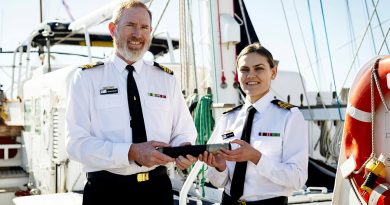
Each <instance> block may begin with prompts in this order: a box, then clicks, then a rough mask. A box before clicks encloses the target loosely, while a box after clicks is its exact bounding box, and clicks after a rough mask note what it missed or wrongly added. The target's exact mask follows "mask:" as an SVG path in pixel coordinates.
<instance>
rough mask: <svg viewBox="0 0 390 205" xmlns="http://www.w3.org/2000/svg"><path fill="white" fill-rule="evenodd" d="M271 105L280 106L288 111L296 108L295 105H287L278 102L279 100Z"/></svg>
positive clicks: (273, 101)
mask: <svg viewBox="0 0 390 205" xmlns="http://www.w3.org/2000/svg"><path fill="white" fill-rule="evenodd" d="M271 103H272V104H275V105H276V106H278V107H280V108H283V109H286V110H290V109H291V108H293V107H296V106H295V105H292V104H290V103H287V102H283V101H281V100H278V99H276V100H272V101H271Z"/></svg>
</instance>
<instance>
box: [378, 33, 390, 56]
mask: <svg viewBox="0 0 390 205" xmlns="http://www.w3.org/2000/svg"><path fill="white" fill-rule="evenodd" d="M389 32H390V27H389V29H387V32H386V35H385V37H384V38H383V41H382V44H381V47H380V48H379V51H378V53H377V55H379V54H380V53H381V51H382V48H383V45H384V44H385V43H386V39H387V36H388V35H389ZM386 45H387V44H386Z"/></svg>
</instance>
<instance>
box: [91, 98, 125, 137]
mask: <svg viewBox="0 0 390 205" xmlns="http://www.w3.org/2000/svg"><path fill="white" fill-rule="evenodd" d="M126 106H127V100H126V99H124V98H123V97H122V96H121V95H114V94H113V95H98V96H97V97H96V100H95V110H96V114H97V117H98V119H97V121H98V122H99V125H100V126H99V127H100V129H101V130H102V131H114V130H121V129H124V126H125V123H124V122H128V121H129V120H128V119H126V116H128V115H126V112H129V111H128V108H127V107H126Z"/></svg>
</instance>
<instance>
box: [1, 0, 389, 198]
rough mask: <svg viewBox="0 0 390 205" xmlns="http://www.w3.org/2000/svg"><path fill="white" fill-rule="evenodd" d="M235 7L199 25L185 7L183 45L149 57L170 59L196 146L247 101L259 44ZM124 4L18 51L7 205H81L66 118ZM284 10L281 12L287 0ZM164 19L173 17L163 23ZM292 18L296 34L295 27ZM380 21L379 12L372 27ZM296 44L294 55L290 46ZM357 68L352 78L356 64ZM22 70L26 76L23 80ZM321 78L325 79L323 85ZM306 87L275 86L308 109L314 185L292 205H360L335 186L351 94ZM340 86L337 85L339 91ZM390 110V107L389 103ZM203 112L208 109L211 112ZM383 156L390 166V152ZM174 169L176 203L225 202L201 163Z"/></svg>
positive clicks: (5, 127) (52, 27) (156, 41)
mask: <svg viewBox="0 0 390 205" xmlns="http://www.w3.org/2000/svg"><path fill="white" fill-rule="evenodd" d="M145 2H146V1H145ZM152 2H153V1H151V2H149V5H150V4H152ZM169 2H170V1H167V2H166V5H165V7H164V8H167V6H168V4H169ZM229 2H230V3H226V2H224V3H222V2H221V1H218V0H210V1H199V2H197V4H196V6H197V7H198V12H199V13H200V14H199V18H200V19H199V20H198V21H199V22H197V23H198V24H197V25H195V22H194V17H193V13H192V11H191V9H190V8H192V7H194V5H193V4H191V3H190V2H189V1H179V2H178V10H179V17H180V20H179V23H180V40H175V39H172V38H171V37H170V34H169V32H165V33H163V36H164V37H161V36H162V34H158V35H156V34H157V33H155V35H154V37H153V40H152V45H151V48H150V50H149V51H150V53H149V55H148V56H145V57H146V58H151V60H156V61H158V60H159V57H160V58H161V57H162V58H165V59H167V58H168V59H169V61H170V62H169V63H165V62H163V63H162V64H163V65H165V66H167V67H169V68H171V69H173V70H174V72H175V75H176V76H177V78H179V80H180V82H181V85H182V88H183V93H184V95H185V97H186V99H187V101H188V105H189V109H190V110H191V111H192V112H193V115H194V120H195V122H196V123H198V124H197V129H198V132H199V136H198V140H197V142H198V143H212V142H213V140H214V139H209V137H210V134H211V131H212V127H211V126H210V124H211V123H212V121H213V120H216V119H218V118H219V116H221V114H222V112H223V111H224V110H226V109H228V108H231V107H233V106H235V105H237V104H239V103H240V102H242V98H241V96H240V94H239V92H238V90H237V83H238V80H237V79H236V74H235V68H234V65H235V62H234V59H235V56H236V55H237V53H238V52H239V51H240V50H241V49H242V48H243V47H244V46H245V45H247V44H249V43H251V42H256V41H257V42H258V41H260V42H261V39H259V38H258V37H257V35H256V32H255V29H254V25H253V22H252V21H251V18H250V15H249V14H248V10H249V9H250V8H247V7H246V4H245V2H244V1H242V0H233V1H229ZM347 2H348V1H347ZM116 3H117V2H112V3H110V4H108V5H106V6H104V7H102V8H100V9H99V10H97V11H95V12H93V13H91V14H89V15H87V16H85V17H83V18H80V19H78V20H75V21H72V22H62V21H52V22H45V23H42V24H41V25H39V26H38V27H37V28H36V29H35V30H34V31H32V32H31V35H30V36H29V37H28V38H27V41H26V42H25V43H24V44H23V45H20V46H18V47H17V48H16V49H15V53H14V60H13V62H14V65H13V68H18V69H19V70H18V71H19V74H18V75H17V74H16V69H13V71H12V83H11V84H12V85H11V86H10V92H9V93H10V94H9V98H7V97H6V96H5V94H2V93H3V92H2V91H1V92H0V94H1V95H0V103H1V104H0V107H1V113H2V124H1V125H0V128H1V129H0V144H1V145H0V167H1V169H0V181H1V183H0V189H1V190H2V191H0V201H1V202H2V204H3V203H4V204H12V201H13V203H14V204H16V205H23V204H30V203H33V202H34V203H39V204H54V203H55V204H58V203H59V202H61V203H64V204H81V198H82V197H81V194H82V190H83V187H84V183H85V181H86V179H85V173H83V172H82V170H81V165H80V164H79V163H78V162H75V161H72V160H69V158H68V157H67V155H66V152H65V136H64V134H65V125H64V122H65V121H64V119H65V109H66V108H65V104H66V101H67V92H68V85H69V82H70V80H71V77H72V75H73V73H74V71H75V70H76V69H77V68H78V66H80V65H81V64H82V63H88V62H92V61H94V60H98V59H99V60H100V58H102V57H96V56H93V51H94V50H95V49H96V48H97V47H111V46H112V42H111V40H112V39H111V37H110V36H109V35H108V34H101V33H95V32H92V31H91V29H92V28H93V27H94V26H96V25H98V24H101V23H102V22H104V21H106V20H108V19H110V15H111V13H112V9H113V8H114V6H115V5H116ZM281 3H282V5H283V1H281ZM308 4H310V3H309V1H308ZM377 4H378V3H377ZM377 4H376V5H377ZM321 6H322V2H321ZM309 8H310V7H309ZM375 8H376V6H375ZM283 9H284V5H283ZM164 12H165V9H164V11H163V12H162V14H161V16H163V15H164ZM284 15H285V19H286V24H287V27H288V20H287V19H288V18H287V16H286V14H285V13H284ZM373 16H374V12H373V14H372V15H371V20H372V17H373ZM154 19H156V18H154ZM157 19H158V20H157V21H156V22H157V23H156V26H153V27H154V28H156V27H158V24H159V22H160V18H157ZM195 29H200V30H201V32H200V34H201V39H202V40H201V43H199V44H196V43H194V38H195V35H196V33H195ZM288 31H289V33H290V30H288ZM384 39H386V37H384ZM383 42H386V41H385V40H384V41H383ZM291 43H292V47H293V48H294V43H293V41H292V40H291ZM61 45H73V46H74V47H77V48H76V49H78V48H79V47H80V46H84V47H85V48H87V54H85V55H83V56H81V59H82V60H81V62H77V63H76V62H75V63H74V64H72V65H67V66H64V65H56V64H55V62H53V58H54V56H55V58H61V57H59V56H61V54H56V52H55V51H53V48H55V47H57V46H61ZM382 45H383V46H384V45H386V44H385V43H383V44H382ZM383 46H381V49H382V48H383ZM381 49H379V51H380V50H381ZM175 50H180V63H179V61H176V58H177V55H176V56H175V54H174V53H175ZM18 52H20V53H18ZM32 52H37V53H38V54H39V56H40V57H41V59H42V60H41V62H42V65H41V66H39V67H34V66H33V65H32V62H31V60H30V59H31V55H32V54H31V53H32ZM378 53H380V52H378ZM18 55H26V59H27V60H26V61H25V62H22V60H21V58H20V63H19V64H20V66H19V67H18V66H16V62H17V60H16V58H17V56H18ZM78 55H80V54H78ZM199 56H201V57H199ZM309 59H310V58H309ZM318 61H319V59H316V62H318ZM353 61H355V60H353ZM200 62H201V63H200ZM282 63H283V62H282ZM297 64H298V63H297ZM352 65H353V66H350V69H351V68H352V67H354V63H352ZM297 67H298V68H299V65H297ZM22 68H23V69H25V70H23V72H22ZM365 68H367V66H366V67H365ZM332 69H333V68H332ZM319 75H320V74H319ZM16 76H17V77H16ZM23 77H24V78H25V79H24V80H23ZM315 78H318V79H320V78H321V76H317V77H316V76H315ZM16 79H17V80H16ZM306 81H307V80H306V79H304V78H303V76H302V73H301V72H300V71H298V72H293V71H283V70H279V73H278V79H277V80H276V81H275V82H273V83H272V86H271V88H272V90H273V91H274V93H276V94H277V96H275V97H276V98H278V99H281V100H284V101H288V102H290V103H292V104H295V105H298V106H300V109H301V111H302V113H303V114H304V117H305V119H306V120H307V123H308V125H309V130H308V132H309V136H310V147H309V149H310V160H309V179H308V181H307V183H306V186H305V187H302V190H300V191H299V192H296V193H294V196H292V197H289V204H305V203H306V204H331V203H333V204H353V203H354V202H353V201H352V202H350V200H349V199H346V198H348V197H346V196H348V195H349V194H350V193H351V191H345V192H343V191H340V190H341V189H344V188H345V187H346V185H345V182H344V181H343V178H340V177H338V181H336V187H334V182H335V177H336V170H339V168H337V167H338V166H337V162H338V161H339V158H338V157H339V152H340V146H341V141H342V138H341V137H342V130H343V127H344V122H343V121H344V119H345V117H344V116H345V113H346V112H347V103H348V96H347V93H348V90H347V89H345V90H342V91H341V92H340V93H339V90H337V89H334V91H333V92H332V91H319V90H318V91H314V92H313V91H308V90H307V87H306V86H307V84H306ZM333 84H334V85H336V82H334V83H333ZM286 85H288V86H286ZM386 101H387V102H388V101H389V99H388V98H386ZM202 106H203V107H202ZM197 107H198V108H197ZM200 107H202V108H204V107H206V108H207V109H206V111H205V110H204V109H201V108H200ZM210 110H211V112H210ZM380 112H382V111H380ZM210 113H212V115H210ZM199 118H202V119H205V121H202V122H206V123H207V124H202V122H200V121H197V119H199ZM385 144H386V143H385ZM361 146H364V145H361ZM341 151H342V152H341V155H340V161H342V162H344V161H345V159H344V158H345V156H346V155H345V151H344V150H343V149H341ZM382 152H383V154H384V155H387V157H389V155H388V154H389V153H385V152H384V149H382ZM2 153H3V154H2ZM1 154H2V155H1ZM342 157H344V158H342ZM386 169H388V168H386ZM169 170H170V176H171V178H172V183H173V187H174V191H175V200H176V202H177V203H178V204H187V203H193V204H194V203H198V204H199V203H203V204H212V203H219V202H220V199H221V195H222V191H223V190H221V189H217V188H215V187H213V186H212V185H211V184H210V183H208V181H207V179H206V178H204V170H205V167H204V165H203V164H202V163H201V162H197V163H196V164H195V165H194V166H193V167H192V168H191V170H188V172H184V173H183V172H180V171H179V170H176V169H175V168H174V167H173V166H169ZM337 174H338V175H339V173H337ZM387 181H388V180H387ZM343 182H344V183H343ZM340 184H342V185H340ZM337 185H339V186H337ZM359 185H360V184H359ZM373 188H374V187H373ZM334 189H336V191H335V193H336V194H335V195H333V193H334ZM348 190H352V189H351V188H349V189H348ZM15 195H16V196H17V197H15ZM21 196H26V197H21ZM332 197H333V202H331V201H332ZM363 201H364V200H363Z"/></svg>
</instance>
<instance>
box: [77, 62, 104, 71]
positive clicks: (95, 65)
mask: <svg viewBox="0 0 390 205" xmlns="http://www.w3.org/2000/svg"><path fill="white" fill-rule="evenodd" d="M101 65H104V62H102V61H97V62H95V63H88V64H84V65H82V66H80V67H79V68H81V69H82V70H85V69H91V68H95V67H98V66H101Z"/></svg>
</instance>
